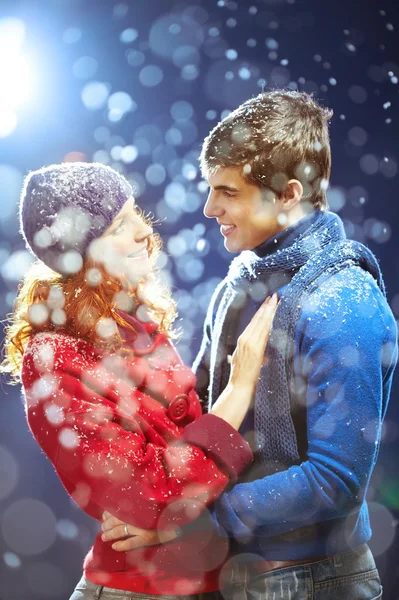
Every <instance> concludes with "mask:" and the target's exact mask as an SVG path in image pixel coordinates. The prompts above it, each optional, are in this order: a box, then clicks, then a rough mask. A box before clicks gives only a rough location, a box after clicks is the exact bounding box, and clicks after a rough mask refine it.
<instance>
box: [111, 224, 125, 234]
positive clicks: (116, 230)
mask: <svg viewBox="0 0 399 600" xmlns="http://www.w3.org/2000/svg"><path fill="white" fill-rule="evenodd" d="M122 229H123V225H119V227H117V228H116V229H115V230H114V231H113V232H112V235H118V233H120V232H121V231H122Z"/></svg>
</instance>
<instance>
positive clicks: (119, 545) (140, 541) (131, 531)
mask: <svg viewBox="0 0 399 600" xmlns="http://www.w3.org/2000/svg"><path fill="white" fill-rule="evenodd" d="M101 529H102V530H103V534H102V536H101V539H102V540H103V541H104V542H109V541H112V540H119V541H117V542H115V543H114V544H112V548H113V549H114V550H116V551H118V552H129V550H135V549H136V548H140V547H142V546H156V545H157V544H165V543H167V542H171V541H172V540H174V539H175V538H177V536H178V533H177V531H178V530H175V529H173V530H171V531H158V530H157V529H139V528H138V527H135V526H134V525H128V524H127V523H124V522H123V521H120V520H119V519H117V518H116V517H114V516H112V515H111V514H110V513H109V512H107V511H105V512H104V513H103V522H102V525H101Z"/></svg>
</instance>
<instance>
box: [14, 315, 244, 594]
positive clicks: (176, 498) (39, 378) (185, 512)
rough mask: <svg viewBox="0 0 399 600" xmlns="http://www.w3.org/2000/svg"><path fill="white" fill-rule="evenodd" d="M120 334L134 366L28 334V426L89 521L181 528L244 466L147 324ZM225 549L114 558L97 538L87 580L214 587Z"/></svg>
mask: <svg viewBox="0 0 399 600" xmlns="http://www.w3.org/2000/svg"><path fill="white" fill-rule="evenodd" d="M123 316H124V318H125V319H131V320H132V322H133V323H134V325H135V328H136V330H138V332H139V335H138V337H137V339H134V336H133V335H132V332H130V331H129V330H127V329H124V330H121V333H122V334H123V336H124V339H125V340H126V343H127V344H130V345H131V347H133V349H134V351H135V353H134V356H133V357H127V358H122V357H121V356H120V355H119V354H116V353H113V354H111V353H109V352H105V351H104V350H102V349H99V348H97V347H94V346H92V345H91V344H89V343H88V342H86V341H83V340H80V339H76V338H73V337H70V336H67V335H64V334H61V333H40V334H36V335H35V336H34V337H33V338H32V339H31V340H30V342H29V344H28V346H27V348H26V351H25V353H24V358H23V364H22V384H23V390H24V393H25V398H26V407H27V418H28V423H29V426H30V428H31V430H32V433H33V435H34V437H35V438H36V440H37V442H38V443H39V445H40V446H41V448H42V449H43V451H44V452H45V453H46V455H47V456H48V458H49V459H50V460H51V462H52V463H53V465H54V467H55V469H56V472H57V473H58V475H59V477H60V479H61V481H62V483H63V485H64V486H65V488H66V489H67V491H68V493H69V494H70V495H71V496H72V498H73V499H74V500H75V502H76V503H77V504H78V505H79V506H80V507H81V508H83V510H85V511H86V512H87V513H88V514H89V515H91V516H92V517H94V518H95V519H97V520H99V521H100V520H101V515H102V513H103V511H104V510H108V511H109V512H110V513H112V514H114V515H116V516H118V517H119V518H120V519H122V520H123V521H126V522H127V523H130V524H132V525H136V526H138V527H141V528H145V529H155V528H158V529H167V528H168V527H172V528H174V527H176V526H181V525H184V524H185V523H187V522H188V521H190V520H193V519H195V517H196V516H197V515H198V514H199V513H201V512H202V511H203V510H204V508H205V506H206V505H209V504H211V503H212V502H213V501H214V500H215V499H216V498H217V497H218V496H219V495H220V493H221V492H222V491H223V489H224V488H225V486H226V485H227V484H228V483H229V481H230V480H231V479H233V480H234V479H235V478H236V477H237V475H238V474H239V473H240V472H241V471H242V470H243V469H245V467H246V466H247V465H248V464H249V463H250V462H251V460H252V453H251V451H250V449H249V446H248V444H247V443H246V442H245V441H244V440H243V439H242V438H241V436H240V435H239V434H238V433H237V432H236V431H235V430H234V429H233V428H232V427H230V425H229V424H228V423H227V422H225V421H224V420H223V419H220V418H218V417H216V416H214V415H202V416H201V405H200V402H199V399H198V397H197V394H196V392H195V390H194V387H195V376H194V375H193V373H192V372H191V370H190V369H188V368H187V367H185V366H184V365H183V364H182V361H181V359H180V357H179V355H178V353H177V352H176V350H175V348H174V347H173V345H172V344H171V343H170V341H169V340H168V338H167V337H166V336H165V335H163V334H160V333H157V332H156V331H155V329H156V326H155V325H154V324H153V323H149V324H145V325H144V324H142V323H141V322H139V321H137V320H136V319H134V318H133V317H131V316H128V315H126V314H124V315H123ZM226 553H227V550H226V543H225V541H224V540H222V539H220V538H218V537H217V536H216V535H215V534H210V533H209V532H208V533H205V532H203V533H201V532H195V533H190V534H186V535H184V536H183V537H181V538H178V539H176V540H175V541H173V542H170V543H168V544H164V545H161V546H153V547H148V548H145V549H138V550H133V551H131V552H125V553H123V552H116V551H114V550H113V549H112V548H111V542H103V541H102V540H101V537H100V535H98V536H97V538H96V541H95V543H94V546H93V548H91V550H90V551H89V553H88V555H87V556H86V559H85V563H84V569H85V575H86V577H87V579H89V580H90V581H92V582H94V583H100V584H102V585H106V586H108V587H116V588H120V589H125V590H129V591H136V592H146V593H149V594H171V595H172V594H176V593H177V594H194V593H200V592H204V591H212V590H216V589H218V570H219V569H218V568H219V566H220V564H221V562H222V561H223V559H224V558H225V557H226Z"/></svg>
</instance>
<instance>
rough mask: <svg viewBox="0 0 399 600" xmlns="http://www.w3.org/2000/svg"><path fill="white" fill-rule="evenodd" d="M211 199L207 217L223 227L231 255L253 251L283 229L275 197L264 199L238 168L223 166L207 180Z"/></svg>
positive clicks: (208, 202) (206, 209) (258, 189)
mask: <svg viewBox="0 0 399 600" xmlns="http://www.w3.org/2000/svg"><path fill="white" fill-rule="evenodd" d="M208 184H209V186H210V191H209V196H208V199H207V201H206V204H205V207H204V215H205V216H206V217H208V218H210V219H211V218H214V219H216V220H217V222H218V224H219V225H220V232H221V234H222V236H223V237H224V245H225V248H226V249H227V250H228V251H229V252H241V251H242V250H253V249H254V248H256V247H257V246H259V244H262V243H263V242H265V241H266V240H268V239H269V238H271V237H272V236H274V235H276V234H277V233H278V232H279V231H281V230H282V229H284V226H282V225H280V224H279V222H278V214H279V201H278V199H277V198H276V200H275V203H273V198H274V194H272V192H268V196H267V198H266V199H265V196H264V195H263V196H262V192H261V189H260V188H258V187H257V186H255V185H252V184H250V183H248V182H247V181H245V179H244V178H243V177H242V175H241V172H240V170H239V169H236V168H232V167H220V168H219V169H218V171H217V172H216V173H215V174H214V175H210V176H209V178H208Z"/></svg>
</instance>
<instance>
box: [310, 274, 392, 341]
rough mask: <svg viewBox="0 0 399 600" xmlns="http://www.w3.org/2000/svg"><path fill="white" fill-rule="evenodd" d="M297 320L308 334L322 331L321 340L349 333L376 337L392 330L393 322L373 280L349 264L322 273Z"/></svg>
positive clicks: (386, 304)
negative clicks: (368, 334) (330, 271)
mask: <svg viewBox="0 0 399 600" xmlns="http://www.w3.org/2000/svg"><path fill="white" fill-rule="evenodd" d="M300 320H301V322H302V325H304V324H305V326H306V330H307V332H308V334H309V335H311V336H312V337H313V334H315V332H316V331H324V330H325V337H330V336H332V335H334V334H337V333H338V332H343V331H350V330H352V331H353V332H355V331H356V332H361V331H362V330H363V331H364V333H366V331H367V332H368V333H373V334H375V335H377V336H378V335H379V332H381V331H382V330H385V331H386V330H387V329H391V330H392V332H393V330H394V329H395V319H394V317H393V315H392V311H391V309H390V308H389V305H388V303H387V301H386V298H385V296H384V294H383V292H382V291H381V289H380V288H379V286H378V284H377V281H376V280H375V279H374V277H373V276H372V275H371V274H370V273H369V272H368V271H365V270H364V269H362V268H361V267H359V266H356V265H352V266H348V267H347V268H345V269H342V270H340V271H338V272H336V273H333V274H331V275H328V274H326V275H325V276H324V277H323V278H322V279H321V281H320V283H319V284H318V285H317V287H315V288H314V289H313V290H312V292H311V293H310V294H309V295H307V296H306V297H305V298H304V301H303V304H302V311H301V317H300Z"/></svg>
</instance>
